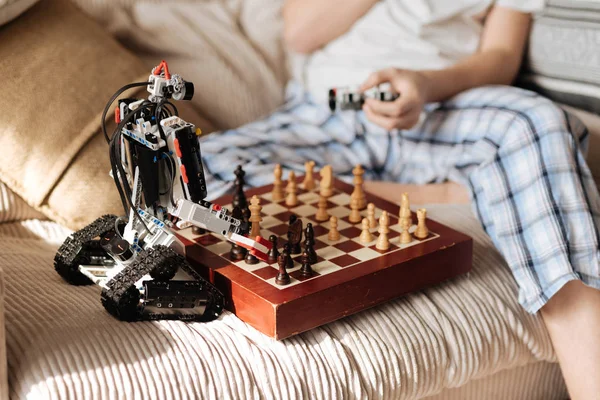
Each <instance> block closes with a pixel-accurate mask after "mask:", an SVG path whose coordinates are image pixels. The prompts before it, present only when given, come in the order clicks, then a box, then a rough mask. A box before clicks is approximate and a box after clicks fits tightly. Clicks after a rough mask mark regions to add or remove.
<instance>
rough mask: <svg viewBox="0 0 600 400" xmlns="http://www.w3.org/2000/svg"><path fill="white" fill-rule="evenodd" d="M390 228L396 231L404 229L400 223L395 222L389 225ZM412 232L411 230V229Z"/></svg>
mask: <svg viewBox="0 0 600 400" xmlns="http://www.w3.org/2000/svg"><path fill="white" fill-rule="evenodd" d="M389 228H390V230H392V231H394V232H402V231H403V230H404V229H402V227H401V226H400V225H399V224H394V225H390V226H389ZM409 232H410V230H409Z"/></svg>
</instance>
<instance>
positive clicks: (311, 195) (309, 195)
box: [298, 192, 319, 204]
mask: <svg viewBox="0 0 600 400" xmlns="http://www.w3.org/2000/svg"><path fill="white" fill-rule="evenodd" d="M298 201H300V202H302V203H304V204H312V203H314V202H317V201H319V195H318V194H317V193H315V192H306V193H302V194H301V195H299V196H298Z"/></svg>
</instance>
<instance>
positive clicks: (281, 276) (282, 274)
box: [275, 252, 291, 285]
mask: <svg viewBox="0 0 600 400" xmlns="http://www.w3.org/2000/svg"><path fill="white" fill-rule="evenodd" d="M286 264H287V260H286V256H285V252H284V253H281V254H280V255H279V258H277V265H278V266H279V273H278V274H277V277H276V278H275V283H276V284H278V285H287V284H289V283H290V281H291V279H290V275H289V274H288V273H287V271H286Z"/></svg>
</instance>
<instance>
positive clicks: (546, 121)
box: [386, 87, 600, 399]
mask: <svg viewBox="0 0 600 400" xmlns="http://www.w3.org/2000/svg"><path fill="white" fill-rule="evenodd" d="M586 139H587V132H586V130H585V127H583V125H581V124H580V123H579V122H578V121H577V120H576V119H574V118H572V117H571V116H570V115H568V114H566V113H565V112H564V111H563V110H561V109H560V108H559V107H557V106H556V105H554V104H553V103H552V102H550V101H549V100H546V99H544V98H542V97H540V96H538V95H536V94H534V93H532V92H526V91H521V90H518V89H515V88H502V87H497V88H480V89H476V90H472V91H469V92H466V93H464V94H461V95H459V96H457V97H456V98H454V99H452V100H451V101H449V102H447V103H445V104H442V105H441V106H440V107H439V108H438V109H437V110H435V111H433V112H431V113H430V114H429V116H428V118H427V120H426V121H425V124H423V125H422V126H420V127H419V129H417V130H414V131H410V132H405V133H404V135H403V140H404V142H405V143H404V146H402V148H401V151H402V153H403V158H405V159H406V158H407V157H408V158H411V161H409V162H406V163H405V164H404V165H402V166H401V167H399V168H398V169H397V170H395V169H394V166H388V168H387V169H386V171H387V172H388V173H390V172H391V173H394V174H396V175H397V174H400V175H401V176H402V177H403V178H404V179H407V178H408V179H410V175H411V174H415V175H416V176H421V177H423V176H431V177H436V178H437V177H442V178H443V177H444V176H443V175H442V172H441V171H447V172H446V174H447V175H446V177H448V178H450V179H455V180H459V181H462V182H463V183H465V184H467V185H468V186H469V187H470V189H471V195H472V197H473V202H474V208H475V211H476V214H477V215H478V217H479V219H480V220H481V222H482V224H483V226H484V228H485V230H486V231H487V232H488V234H489V235H490V237H491V238H492V240H493V241H494V244H495V245H496V247H497V248H498V249H499V250H500V252H501V253H502V254H503V256H504V258H505V259H506V261H507V263H508V265H509V267H510V268H511V270H512V272H513V274H514V276H515V278H516V281H517V283H518V285H519V289H520V290H519V301H520V303H521V304H522V305H523V307H524V308H525V309H526V310H527V311H529V312H531V313H536V312H538V311H539V310H540V309H541V310H542V314H543V317H544V320H545V322H546V324H547V326H548V331H549V332H550V336H551V339H552V342H553V344H554V347H555V350H556V353H557V355H558V359H559V361H560V363H561V368H562V369H563V371H564V376H565V379H566V382H567V386H568V388H569V391H570V392H571V394H572V396H573V397H574V398H586V399H588V398H589V399H591V398H598V396H599V394H600V389H599V385H600V367H599V365H600V340H598V338H599V337H600V291H598V290H597V289H598V288H600V262H599V242H600V240H599V233H598V226H599V222H600V218H599V216H600V196H599V194H598V190H597V188H596V187H595V184H594V181H593V179H592V177H591V173H590V171H589V169H588V167H587V165H586V163H585V161H584V158H583V155H582V152H581V150H580V146H579V143H578V142H579V141H580V140H581V141H583V142H584V144H585V142H586ZM421 158H422V159H423V160H426V159H429V160H433V164H432V165H427V166H423V165H422V163H420V162H419V160H420V159H421ZM581 281H583V282H584V283H585V284H587V285H588V286H586V285H584V284H583V283H581Z"/></svg>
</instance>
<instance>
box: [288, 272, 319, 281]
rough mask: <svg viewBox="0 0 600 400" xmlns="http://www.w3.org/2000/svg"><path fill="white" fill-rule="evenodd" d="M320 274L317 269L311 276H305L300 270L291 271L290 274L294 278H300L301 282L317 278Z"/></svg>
mask: <svg viewBox="0 0 600 400" xmlns="http://www.w3.org/2000/svg"><path fill="white" fill-rule="evenodd" d="M319 275H320V274H319V273H318V272H317V271H313V273H312V275H311V276H303V275H302V273H301V272H300V270H297V271H294V272H292V273H290V276H291V277H292V278H294V279H297V280H299V281H300V282H302V281H305V280H307V279H312V278H315V277H317V276H319Z"/></svg>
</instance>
